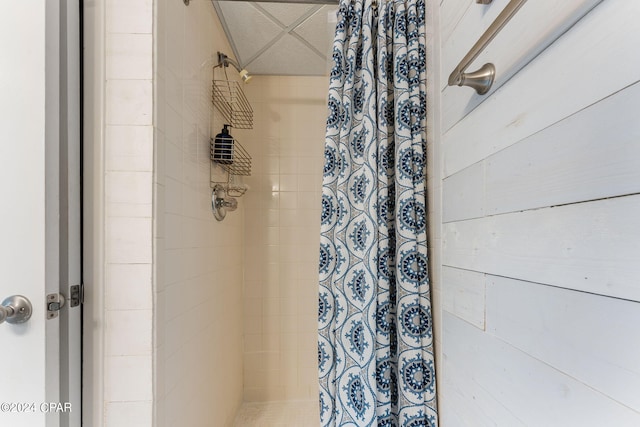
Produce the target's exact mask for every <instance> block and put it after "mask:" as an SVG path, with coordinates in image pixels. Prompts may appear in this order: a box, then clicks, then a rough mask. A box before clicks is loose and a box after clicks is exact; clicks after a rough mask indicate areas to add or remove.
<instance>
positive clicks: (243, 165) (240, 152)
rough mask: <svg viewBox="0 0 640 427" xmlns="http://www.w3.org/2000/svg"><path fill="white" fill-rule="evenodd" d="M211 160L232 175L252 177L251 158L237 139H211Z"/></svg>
mask: <svg viewBox="0 0 640 427" xmlns="http://www.w3.org/2000/svg"><path fill="white" fill-rule="evenodd" d="M210 145H211V154H210V155H211V160H212V161H213V162H215V163H217V164H219V165H220V167H222V169H224V170H225V171H226V172H228V173H229V174H230V175H243V176H249V175H251V156H250V155H249V153H248V152H247V150H245V148H244V147H243V146H242V145H241V144H240V142H238V140H237V139H235V138H224V139H219V140H218V141H217V142H216V140H215V139H214V138H211V144H210Z"/></svg>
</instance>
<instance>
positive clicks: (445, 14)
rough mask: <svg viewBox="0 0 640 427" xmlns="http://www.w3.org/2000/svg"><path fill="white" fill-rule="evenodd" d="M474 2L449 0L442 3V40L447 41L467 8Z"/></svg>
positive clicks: (472, 0) (470, 0) (471, 0)
mask: <svg viewBox="0 0 640 427" xmlns="http://www.w3.org/2000/svg"><path fill="white" fill-rule="evenodd" d="M474 4H475V2H474V0H449V1H446V2H444V3H443V4H442V7H441V8H440V40H442V41H443V42H445V41H447V39H448V38H449V36H450V35H451V33H452V32H453V29H454V28H455V27H456V25H458V22H460V19H462V17H463V16H464V14H465V12H466V11H467V9H468V8H469V7H470V6H473V5H474Z"/></svg>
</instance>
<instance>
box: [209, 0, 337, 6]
mask: <svg viewBox="0 0 640 427" xmlns="http://www.w3.org/2000/svg"><path fill="white" fill-rule="evenodd" d="M214 1H215V0H214ZM221 1H233V2H238V1H245V2H246V1H251V2H254V0H221ZM255 3H300V4H333V5H337V4H338V0H259V1H257V2H255Z"/></svg>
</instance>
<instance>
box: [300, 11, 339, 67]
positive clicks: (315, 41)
mask: <svg viewBox="0 0 640 427" xmlns="http://www.w3.org/2000/svg"><path fill="white" fill-rule="evenodd" d="M330 13H331V14H334V15H335V13H336V7H335V6H323V7H322V8H321V9H320V10H318V11H317V12H316V13H314V14H313V15H312V16H311V17H309V19H307V20H306V21H304V22H303V23H301V24H300V25H299V26H297V27H296V29H295V30H294V32H295V33H296V34H298V35H299V36H300V37H302V38H303V39H305V40H306V41H308V42H309V43H310V44H311V45H312V46H313V47H315V48H316V49H317V50H318V51H319V52H322V54H324V55H325V56H330V55H329V54H330V52H331V45H332V43H333V33H334V29H335V22H336V20H335V18H333V19H329V14H330ZM329 21H333V22H332V23H329Z"/></svg>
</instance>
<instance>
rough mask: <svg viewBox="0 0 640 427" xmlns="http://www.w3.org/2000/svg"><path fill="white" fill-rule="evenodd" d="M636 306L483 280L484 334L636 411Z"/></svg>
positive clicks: (639, 353)
mask: <svg viewBox="0 0 640 427" xmlns="http://www.w3.org/2000/svg"><path fill="white" fill-rule="evenodd" d="M638 325H640V304H639V303H637V302H632V301H624V300H619V299H615V298H602V297H600V296H597V295H592V294H587V293H583V292H576V291H570V290H566V289H560V288H554V287H550V286H540V285H539V284H536V283H529V282H522V281H517V280H513V279H508V278H503V277H495V276H487V331H488V332H489V333H491V334H493V335H495V336H496V337H498V338H500V339H502V340H504V341H506V342H508V343H509V344H511V345H513V346H515V347H517V348H519V349H520V350H522V351H524V352H526V353H528V354H530V355H532V356H533V357H535V358H537V359H540V360H542V361H544V362H545V363H548V364H549V365H551V366H553V367H554V368H556V369H558V370H561V371H563V372H565V373H567V374H568V375H570V376H572V377H574V378H576V379H577V380H579V381H581V382H583V383H585V384H587V385H588V386H590V387H592V388H594V389H596V390H599V391H601V392H602V393H604V394H606V395H608V396H609V397H611V398H613V399H615V400H617V401H619V402H621V403H623V404H624V405H627V406H629V407H630V408H632V409H634V410H636V411H640V364H639V363H638V361H639V360H640V328H638Z"/></svg>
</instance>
